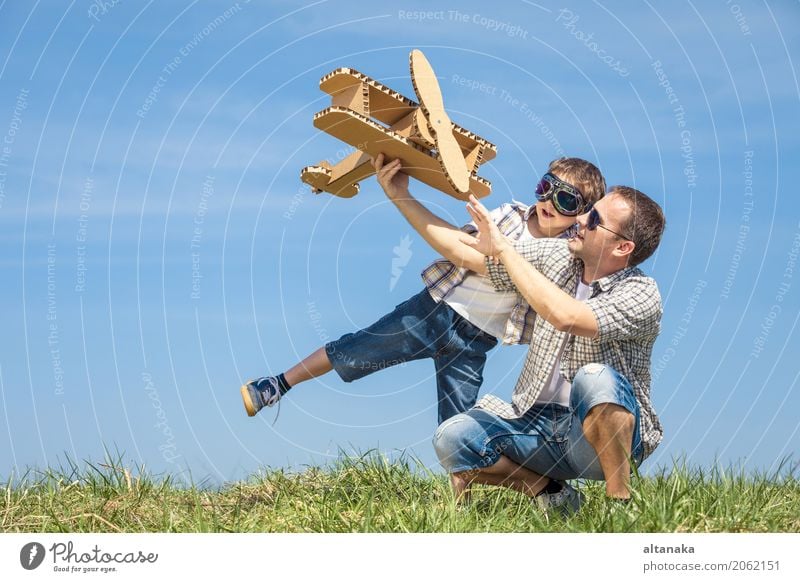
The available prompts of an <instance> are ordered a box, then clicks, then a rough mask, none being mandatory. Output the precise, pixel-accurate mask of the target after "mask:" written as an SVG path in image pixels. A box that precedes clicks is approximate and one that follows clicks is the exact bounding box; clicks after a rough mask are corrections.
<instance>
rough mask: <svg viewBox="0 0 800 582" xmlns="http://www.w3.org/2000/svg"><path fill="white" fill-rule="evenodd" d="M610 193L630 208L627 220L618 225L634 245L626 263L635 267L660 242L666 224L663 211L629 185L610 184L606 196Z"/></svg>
mask: <svg viewBox="0 0 800 582" xmlns="http://www.w3.org/2000/svg"><path fill="white" fill-rule="evenodd" d="M611 194H616V195H617V196H619V197H621V198H623V199H624V200H625V202H626V203H627V204H628V208H630V209H631V214H630V216H629V217H628V220H626V221H625V223H624V224H621V225H620V227H621V229H622V233H621V234H624V235H625V237H626V238H627V239H628V240H632V241H633V244H634V245H635V246H634V248H633V252H632V253H631V256H630V259H629V260H628V265H629V266H631V267H635V266H636V265H638V264H639V263H641V262H643V261H644V260H646V259H648V258H649V257H650V255H652V254H653V253H654V252H655V250H656V248H657V247H658V243H660V242H661V235H662V234H663V233H664V228H665V227H666V225H667V221H666V219H665V218H664V211H663V210H661V207H660V206H659V205H658V203H656V202H655V201H654V200H653V199H652V198H650V197H649V196H647V194H645V193H643V192H640V191H639V190H636V189H635V188H631V187H630V186H612V187H611V189H610V190H609V191H608V194H607V196H610V195H611Z"/></svg>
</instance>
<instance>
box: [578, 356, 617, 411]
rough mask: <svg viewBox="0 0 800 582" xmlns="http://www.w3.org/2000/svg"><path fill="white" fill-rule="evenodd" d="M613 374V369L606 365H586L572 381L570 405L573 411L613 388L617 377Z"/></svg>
mask: <svg viewBox="0 0 800 582" xmlns="http://www.w3.org/2000/svg"><path fill="white" fill-rule="evenodd" d="M611 372H612V368H610V367H609V366H606V365H605V364H586V365H585V366H583V367H582V368H580V369H579V370H578V371H577V372H576V373H575V377H574V378H573V379H572V389H571V391H570V405H571V407H572V408H573V410H575V409H578V408H579V407H580V406H581V404H582V403H585V402H588V401H591V400H592V399H593V398H594V397H595V396H596V395H597V394H598V392H599V391H601V390H603V391H605V390H608V389H609V388H613V384H614V381H615V378H614V376H615V375H614V374H613V373H611Z"/></svg>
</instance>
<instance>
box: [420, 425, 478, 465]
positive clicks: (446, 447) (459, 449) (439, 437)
mask: <svg viewBox="0 0 800 582" xmlns="http://www.w3.org/2000/svg"><path fill="white" fill-rule="evenodd" d="M481 434H485V431H484V430H483V428H482V427H481V425H480V423H478V422H477V421H476V420H475V419H474V418H472V417H471V416H469V415H468V414H457V415H456V416H454V417H452V418H450V419H448V420H446V421H444V422H443V423H442V424H440V425H439V428H437V429H436V433H435V434H434V436H433V448H434V450H435V451H436V456H437V457H439V462H440V463H441V465H442V467H444V468H445V469H446V470H447V472H448V473H456V472H462V471H469V470H472V469H474V468H476V467H479V466H480V465H481V451H480V450H478V448H479V447H478V446H477V443H478V441H479V440H480V435H481Z"/></svg>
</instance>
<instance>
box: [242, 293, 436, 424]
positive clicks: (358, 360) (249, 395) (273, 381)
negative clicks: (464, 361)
mask: <svg viewBox="0 0 800 582" xmlns="http://www.w3.org/2000/svg"><path fill="white" fill-rule="evenodd" d="M445 308H446V306H444V305H439V304H437V303H436V302H435V301H434V300H433V299H432V298H431V296H430V294H429V293H428V291H427V289H423V290H422V291H421V292H420V293H418V294H417V295H415V296H413V297H411V298H410V299H408V300H407V301H404V302H403V303H401V304H400V305H398V306H397V307H395V309H394V311H392V312H391V313H388V314H387V315H385V316H383V317H382V318H381V319H379V320H378V321H376V322H375V323H373V324H372V325H370V326H369V327H367V328H365V329H362V330H359V331H357V332H355V333H349V334H345V335H344V336H342V337H341V338H339V339H338V340H336V341H332V342H329V343H328V344H326V345H325V347H324V348H320V349H318V350H316V351H315V352H313V353H312V354H310V355H309V356H308V357H306V358H305V359H304V360H302V361H301V362H299V363H298V364H296V365H294V366H292V367H291V368H290V369H289V370H287V371H286V373H285V374H281V375H280V376H269V377H264V378H259V379H256V380H253V381H251V382H248V383H247V384H245V385H244V386H242V398H243V399H244V403H245V408H246V409H247V413H248V414H249V415H250V416H253V415H254V414H256V413H257V412H258V411H259V410H260V409H261V408H262V407H264V406H272V405H273V404H275V403H276V402H277V401H278V400H279V399H280V397H281V396H282V395H283V394H285V393H286V391H287V390H288V389H289V388H291V387H292V386H295V385H296V384H298V383H300V382H303V381H305V380H309V379H311V378H316V377H318V376H321V375H323V374H326V373H327V372H329V371H330V370H332V369H333V370H336V372H337V374H339V376H340V377H341V378H342V380H344V381H345V382H352V381H353V380H357V379H359V378H363V377H364V376H367V375H369V374H372V373H373V372H377V371H378V370H383V369H384V368H389V367H391V366H395V365H397V364H402V363H404V362H408V361H411V360H418V359H421V358H430V357H433V356H434V354H435V353H437V351H438V350H439V349H440V348H441V347H443V345H444V344H445V343H446V342H447V338H448V337H449V329H448V325H449V324H448V322H447V321H446V316H445V313H446V312H445Z"/></svg>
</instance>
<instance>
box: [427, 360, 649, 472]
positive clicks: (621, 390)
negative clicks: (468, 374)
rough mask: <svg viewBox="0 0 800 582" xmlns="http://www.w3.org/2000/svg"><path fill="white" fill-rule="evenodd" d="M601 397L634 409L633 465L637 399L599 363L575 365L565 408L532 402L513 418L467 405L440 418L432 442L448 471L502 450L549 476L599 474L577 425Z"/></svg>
mask: <svg viewBox="0 0 800 582" xmlns="http://www.w3.org/2000/svg"><path fill="white" fill-rule="evenodd" d="M603 403H611V404H617V405H619V406H622V407H623V408H625V409H626V410H628V411H629V412H631V413H632V414H633V415H634V417H635V419H636V422H635V426H634V431H633V439H632V442H631V451H632V455H631V456H632V457H633V463H634V464H635V465H637V466H638V465H639V464H640V463H641V462H642V457H643V455H644V447H643V444H642V439H641V434H640V427H639V421H640V419H639V416H640V414H639V404H638V402H637V401H636V397H635V395H634V393H633V388H632V387H631V385H630V383H629V382H628V380H627V379H626V378H625V377H624V376H622V375H621V374H619V373H618V372H617V371H616V370H614V368H611V367H610V366H605V365H603V364H589V365H587V366H584V367H583V368H581V369H580V370H579V371H578V373H577V374H576V375H575V378H574V379H573V381H572V389H571V391H570V407H569V408H567V407H565V406H561V405H559V404H552V403H542V404H539V403H537V404H535V405H534V406H533V407H531V408H530V409H529V410H528V411H527V412H526V413H525V415H524V416H522V417H521V418H515V419H506V418H500V417H499V416H497V415H496V414H493V413H491V412H488V411H486V410H483V409H480V408H473V409H471V410H469V411H467V412H466V413H465V414H459V415H457V416H454V417H453V418H451V419H450V420H448V421H446V422H444V423H442V424H441V425H440V426H439V428H438V429H437V430H436V434H435V436H434V438H433V445H434V448H435V449H436V454H437V455H438V457H439V461H440V462H441V464H442V466H443V467H444V468H445V469H447V471H448V472H449V473H460V472H462V471H470V470H474V469H481V468H485V467H490V466H491V465H494V464H495V463H496V462H497V461H498V460H499V458H500V455H505V456H507V457H508V458H510V459H511V460H512V461H514V462H515V463H517V464H519V465H522V466H523V467H526V468H528V469H530V470H531V471H533V472H535V473H538V474H539V475H545V476H547V477H551V478H553V479H562V480H563V479H576V478H584V479H595V480H603V479H604V476H603V470H602V468H601V467H600V461H599V459H598V458H597V453H596V452H595V450H594V447H592V445H591V444H589V442H588V441H587V440H586V437H584V435H583V429H582V423H583V420H584V418H586V415H587V414H588V413H589V410H591V409H592V408H593V407H594V406H596V405H598V404H603Z"/></svg>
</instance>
